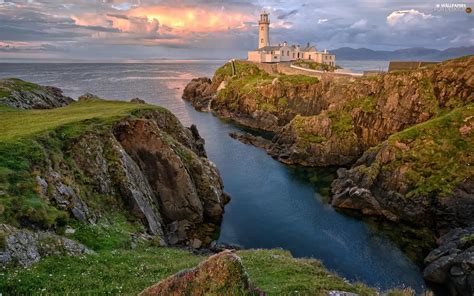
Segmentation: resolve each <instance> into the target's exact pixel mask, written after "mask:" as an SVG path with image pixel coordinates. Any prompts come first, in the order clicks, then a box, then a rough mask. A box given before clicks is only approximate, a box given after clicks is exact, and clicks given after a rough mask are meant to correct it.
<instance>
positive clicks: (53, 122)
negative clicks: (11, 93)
mask: <svg viewBox="0 0 474 296" xmlns="http://www.w3.org/2000/svg"><path fill="white" fill-rule="evenodd" d="M158 108H159V107H157V106H151V105H137V104H131V103H126V102H119V101H103V100H96V101H86V102H74V103H72V104H70V105H68V106H66V107H63V108H56V109H48V110H27V111H25V110H16V109H11V108H6V107H3V108H0V141H2V142H3V141H9V140H13V139H18V138H23V137H27V136H31V135H34V134H36V133H39V132H47V131H50V130H53V129H55V128H58V127H60V126H64V125H68V124H76V123H78V122H81V121H85V120H88V121H89V122H88V123H99V124H104V123H105V124H107V123H113V122H115V121H116V120H118V119H120V118H122V117H124V116H126V115H130V114H132V113H133V112H134V111H137V110H143V109H158ZM160 109H162V108H160ZM86 123H87V122H86ZM80 132H81V131H79V133H80Z"/></svg>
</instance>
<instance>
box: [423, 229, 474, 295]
mask: <svg viewBox="0 0 474 296" xmlns="http://www.w3.org/2000/svg"><path fill="white" fill-rule="evenodd" d="M438 244H439V247H438V248H437V249H434V250H433V251H432V252H431V253H430V254H429V255H428V256H427V257H426V258H425V264H426V265H427V266H426V268H425V270H424V271H423V276H424V277H425V279H426V280H428V281H431V282H435V283H438V284H444V285H446V286H447V287H449V292H450V293H451V295H462V296H471V295H474V226H472V227H469V228H465V229H461V228H458V229H454V230H452V231H450V232H449V233H447V234H446V235H444V236H443V237H441V238H440V239H439V240H438Z"/></svg>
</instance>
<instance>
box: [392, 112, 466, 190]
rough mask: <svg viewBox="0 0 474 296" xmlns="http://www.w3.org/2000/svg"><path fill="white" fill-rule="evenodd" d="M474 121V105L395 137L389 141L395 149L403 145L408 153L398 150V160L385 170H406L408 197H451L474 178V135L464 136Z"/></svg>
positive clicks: (411, 128) (419, 125) (402, 132)
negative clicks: (455, 189)
mask: <svg viewBox="0 0 474 296" xmlns="http://www.w3.org/2000/svg"><path fill="white" fill-rule="evenodd" d="M473 121H474V104H470V105H467V106H465V107H461V108H456V109H454V110H453V111H451V112H449V113H447V114H444V115H441V116H439V117H436V118H434V119H432V120H429V121H427V122H424V123H421V124H418V125H415V126H413V127H410V128H408V129H405V130H403V131H401V132H399V133H396V134H394V135H392V136H391V137H390V138H389V140H388V142H389V144H390V145H391V146H392V147H393V146H396V143H398V142H401V143H404V144H406V145H407V146H408V149H406V151H404V150H403V149H400V148H398V149H396V148H395V150H396V159H395V160H394V161H392V162H391V163H389V164H388V165H386V166H385V167H384V168H383V169H385V170H389V171H391V170H393V169H395V168H397V167H399V166H401V165H403V166H404V167H405V168H406V170H407V173H406V174H405V176H406V177H407V179H408V180H409V182H410V185H411V190H410V191H409V192H408V194H407V196H408V197H410V196H429V195H430V194H431V193H433V192H436V193H438V194H439V195H440V196H441V197H448V196H450V195H451V193H452V191H453V189H454V188H456V186H458V185H459V184H460V183H461V182H463V181H465V180H466V179H467V178H469V177H470V178H472V177H474V169H473V168H472V164H473V163H474V132H473V131H472V130H471V131H470V132H467V133H462V132H461V131H462V127H463V126H464V127H467V128H469V126H472V125H473Z"/></svg>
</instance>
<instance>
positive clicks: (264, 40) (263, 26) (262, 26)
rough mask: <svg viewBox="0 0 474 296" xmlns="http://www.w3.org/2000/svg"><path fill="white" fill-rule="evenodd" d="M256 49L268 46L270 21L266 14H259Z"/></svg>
mask: <svg viewBox="0 0 474 296" xmlns="http://www.w3.org/2000/svg"><path fill="white" fill-rule="evenodd" d="M258 25H259V29H258V48H262V47H265V46H269V45H270V19H269V18H268V13H267V12H265V11H264V12H262V14H260V21H259V22H258Z"/></svg>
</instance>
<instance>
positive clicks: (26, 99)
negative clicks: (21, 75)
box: [0, 78, 74, 109]
mask: <svg viewBox="0 0 474 296" xmlns="http://www.w3.org/2000/svg"><path fill="white" fill-rule="evenodd" d="M0 90H2V92H4V93H8V95H7V96H6V97H0V104H3V105H7V106H10V107H13V108H18V109H51V108H58V107H64V106H67V105H69V104H70V103H72V102H74V100H73V99H71V98H69V97H66V96H64V95H63V92H62V90H60V89H59V88H56V87H52V86H40V85H37V84H34V83H30V82H25V81H23V80H20V79H16V78H11V79H0Z"/></svg>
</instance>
